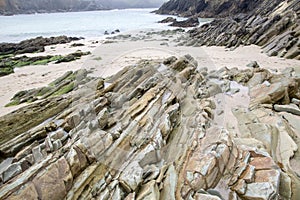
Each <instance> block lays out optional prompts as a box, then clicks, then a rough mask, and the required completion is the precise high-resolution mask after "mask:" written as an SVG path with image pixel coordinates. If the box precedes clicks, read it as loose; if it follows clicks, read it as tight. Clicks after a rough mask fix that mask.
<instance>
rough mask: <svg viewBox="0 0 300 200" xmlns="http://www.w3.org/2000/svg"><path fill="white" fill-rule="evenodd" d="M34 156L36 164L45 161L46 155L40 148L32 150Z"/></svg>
mask: <svg viewBox="0 0 300 200" xmlns="http://www.w3.org/2000/svg"><path fill="white" fill-rule="evenodd" d="M32 155H33V158H34V160H35V162H36V163H38V162H40V161H42V160H43V159H44V155H43V154H42V150H41V147H40V146H37V147H34V148H33V149H32Z"/></svg>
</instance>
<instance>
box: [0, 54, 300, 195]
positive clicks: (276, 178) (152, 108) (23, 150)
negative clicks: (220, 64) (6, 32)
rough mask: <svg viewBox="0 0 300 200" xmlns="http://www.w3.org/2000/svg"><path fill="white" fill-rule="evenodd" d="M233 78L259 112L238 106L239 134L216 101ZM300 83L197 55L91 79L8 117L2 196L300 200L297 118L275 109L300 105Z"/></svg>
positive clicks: (229, 91)
mask: <svg viewBox="0 0 300 200" xmlns="http://www.w3.org/2000/svg"><path fill="white" fill-rule="evenodd" d="M287 77H288V78H289V79H290V80H291V81H290V82H287V83H286V84H281V85H280V87H277V85H278V84H279V83H281V82H282V81H283V80H286V79H287ZM267 82H268V83H267ZM234 83H235V84H236V85H239V84H241V85H240V86H241V87H247V88H248V89H249V91H250V97H249V98H250V102H251V109H249V108H241V107H235V106H234V105H229V106H231V107H232V108H233V110H232V112H233V114H234V116H236V120H237V123H235V126H236V127H233V126H229V127H228V128H227V127H224V126H223V127H222V126H220V125H218V124H217V121H215V118H216V117H217V116H219V117H220V116H221V115H222V113H218V112H216V110H217V109H220V104H221V103H222V102H221V101H220V99H219V97H220V96H218V95H222V93H226V94H225V95H230V96H231V97H232V98H235V97H236V96H235V95H238V91H237V90H235V88H233V87H232V86H231V85H232V84H234ZM298 83H299V78H298V77H297V76H295V75H294V73H293V71H291V70H290V71H289V70H287V71H285V72H282V73H281V74H279V75H278V74H272V73H271V72H269V71H267V70H264V69H261V68H249V69H247V70H243V71H241V70H238V69H227V68H223V69H220V70H218V71H208V70H207V69H205V68H202V69H201V68H197V63H196V62H195V60H194V59H193V58H192V57H191V56H189V55H187V56H185V57H183V58H179V59H178V58H176V57H171V58H169V59H167V60H165V61H164V62H161V61H141V62H140V63H139V64H137V65H135V66H129V67H127V68H124V69H123V70H121V71H120V72H119V73H117V74H116V75H114V76H112V77H109V78H106V79H103V78H91V79H89V80H87V82H86V83H85V84H83V85H81V86H80V87H78V88H77V89H76V90H75V91H73V92H72V94H66V95H64V96H60V97H53V98H47V99H46V100H42V101H41V102H37V103H34V104H31V105H29V106H27V107H23V108H21V109H20V110H18V111H16V112H13V113H11V114H9V115H6V116H4V117H0V125H1V126H0V128H1V129H0V134H1V143H0V152H1V154H0V155H1V161H2V162H1V164H0V173H1V179H0V181H1V183H0V184H1V185H0V199H248V200H251V199H253V200H256V199H274V198H282V199H295V200H296V199H299V197H300V193H299V185H300V180H299V176H298V175H297V173H298V174H299V168H297V166H298V165H299V162H300V154H299V149H298V148H299V146H300V141H299V138H300V137H299V132H298V131H299V129H298V128H297V127H298V123H297V120H298V118H299V116H297V115H293V114H291V113H289V112H277V111H274V110H273V107H272V105H273V104H280V105H283V104H293V102H299V101H300V100H297V99H296V98H295V97H298V95H299V87H297V86H298V85H297V84H298ZM242 85H244V86H242ZM264 85H269V88H268V94H269V95H268V98H267V99H268V101H265V100H264V98H262V97H259V96H260V93H261V92H265V90H266V89H265V87H263V86H264ZM257 90H262V91H257ZM282 91H285V92H282ZM292 98H294V99H292ZM218 99H219V100H218ZM258 100H259V101H258ZM262 103H263V104H262ZM297 106H299V105H297ZM51 108H53V109H51ZM282 116H284V117H282ZM30 117H31V118H32V120H28V118H30ZM224 117H227V116H224ZM226 120H227V119H226Z"/></svg>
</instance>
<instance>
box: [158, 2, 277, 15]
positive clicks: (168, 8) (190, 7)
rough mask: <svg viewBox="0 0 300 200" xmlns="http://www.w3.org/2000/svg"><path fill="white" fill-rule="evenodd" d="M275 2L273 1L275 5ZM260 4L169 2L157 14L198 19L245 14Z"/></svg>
mask: <svg viewBox="0 0 300 200" xmlns="http://www.w3.org/2000/svg"><path fill="white" fill-rule="evenodd" d="M275 3H276V1H273V4H275ZM260 4H262V1H259V0H253V1H249V0H189V1H186V0H171V1H168V2H167V3H165V4H163V5H162V6H161V7H160V9H159V10H158V11H157V13H158V14H173V15H181V16H192V15H198V16H199V17H216V16H220V17H223V16H228V15H234V14H237V13H241V12H242V13H247V12H249V11H251V10H253V9H255V8H256V7H258V6H259V5H260Z"/></svg>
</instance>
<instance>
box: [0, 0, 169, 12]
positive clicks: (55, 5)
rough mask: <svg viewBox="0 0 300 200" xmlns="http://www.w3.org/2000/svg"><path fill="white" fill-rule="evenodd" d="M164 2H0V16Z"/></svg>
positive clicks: (70, 0) (113, 0) (73, 0)
mask: <svg viewBox="0 0 300 200" xmlns="http://www.w3.org/2000/svg"><path fill="white" fill-rule="evenodd" d="M163 2H164V0H147V1H139V0H110V1H107V0H26V1H24V0H0V14H1V15H13V14H30V13H45V12H72V11H73V12H74V11H92V10H107V9H117V8H153V7H159V6H160V5H161V4H162V3H163Z"/></svg>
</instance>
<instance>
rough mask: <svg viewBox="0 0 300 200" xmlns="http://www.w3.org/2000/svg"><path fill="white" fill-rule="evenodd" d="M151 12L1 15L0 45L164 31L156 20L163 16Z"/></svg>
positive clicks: (147, 10) (165, 26)
mask: <svg viewBox="0 0 300 200" xmlns="http://www.w3.org/2000/svg"><path fill="white" fill-rule="evenodd" d="M153 10H155V8H153V9H124V10H109V11H89V12H66V13H44V14H32V15H14V16H0V42H19V41H21V40H24V39H29V38H34V37H37V36H44V37H50V36H59V35H67V36H76V37H86V38H88V37H101V36H103V34H104V32H105V31H108V32H109V33H111V32H112V31H114V30H116V29H119V30H120V31H121V32H126V31H134V30H139V29H152V28H153V29H164V28H167V25H166V24H159V23H157V21H159V20H162V19H164V18H166V17H167V16H166V15H156V14H152V13H151V11H153Z"/></svg>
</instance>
